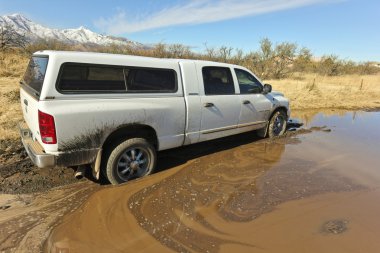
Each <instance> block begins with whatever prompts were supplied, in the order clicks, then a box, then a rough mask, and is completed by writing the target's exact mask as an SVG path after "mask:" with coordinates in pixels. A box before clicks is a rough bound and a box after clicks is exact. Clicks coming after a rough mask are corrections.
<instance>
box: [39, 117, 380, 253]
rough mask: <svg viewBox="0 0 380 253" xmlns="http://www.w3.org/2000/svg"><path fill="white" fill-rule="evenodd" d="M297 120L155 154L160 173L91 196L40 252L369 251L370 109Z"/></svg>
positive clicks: (379, 181)
mask: <svg viewBox="0 0 380 253" xmlns="http://www.w3.org/2000/svg"><path fill="white" fill-rule="evenodd" d="M299 117H300V118H303V117H302V114H299ZM303 120H304V121H305V123H306V125H305V127H306V128H307V130H301V131H296V132H289V133H288V135H287V136H286V137H284V138H276V139H273V140H258V139H257V138H255V137H253V136H252V135H249V134H244V135H239V136H234V137H230V138H227V139H223V140H218V141H213V142H209V143H202V144H198V145H193V146H190V147H185V148H181V149H177V150H175V151H173V150H171V151H167V152H162V153H161V154H160V160H161V161H163V162H161V164H159V167H160V169H161V170H162V172H160V173H157V174H154V175H152V176H149V177H147V178H144V179H140V180H135V181H133V182H129V183H128V184H126V185H122V186H119V187H105V188H103V189H101V190H99V191H97V192H96V193H94V194H93V195H91V197H90V198H89V199H88V200H87V201H86V203H85V204H83V205H82V206H81V207H80V208H79V209H78V210H77V211H75V212H73V213H71V214H69V215H67V216H65V217H64V219H63V221H62V223H61V224H60V225H59V226H57V227H56V228H55V229H54V230H53V231H52V232H51V234H50V236H49V238H48V240H47V241H46V243H45V245H44V247H45V248H44V249H45V251H47V252H129V251H133V252H170V251H177V252H232V251H235V252H360V251H363V250H364V252H378V249H379V248H380V243H379V242H378V239H377V238H378V237H379V236H380V222H378V220H379V219H378V217H377V215H378V213H379V212H380V202H379V201H378V199H379V197H380V191H379V190H378V189H379V186H380V172H379V170H378V165H379V164H380V157H379V156H378V154H379V151H380V150H379V147H378V140H380V134H379V132H378V129H377V128H378V126H379V124H380V113H376V112H375V113H374V112H371V113H365V112H361V113H342V114H341V115H334V114H332V115H330V116H327V115H325V114H320V113H319V114H316V115H315V116H314V117H313V118H312V119H311V118H309V119H308V120H305V119H304V118H303ZM167 168H170V169H167Z"/></svg>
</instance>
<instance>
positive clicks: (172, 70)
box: [19, 51, 290, 184]
mask: <svg viewBox="0 0 380 253" xmlns="http://www.w3.org/2000/svg"><path fill="white" fill-rule="evenodd" d="M20 96H21V106H22V111H23V115H24V120H25V122H22V123H20V125H19V128H20V133H21V136H22V141H23V144H24V146H25V149H26V151H27V153H28V155H29V157H30V158H31V159H32V161H33V162H34V163H35V164H36V165H37V166H39V167H54V166H67V167H69V166H73V167H77V166H80V168H86V167H87V168H88V169H92V171H93V173H94V174H95V175H97V176H99V172H102V174H103V175H105V176H106V177H107V179H108V180H109V181H110V182H111V183H113V184H118V183H122V182H126V181H128V180H130V179H132V178H136V177H141V176H145V175H148V174H150V173H152V171H153V170H154V168H155V164H156V160H157V158H156V152H157V151H160V150H165V149H171V148H175V147H179V146H182V145H188V144H192V143H197V142H201V141H207V140H211V139H216V138H220V137H224V136H228V135H233V134H238V133H242V132H246V131H252V130H258V133H259V134H260V135H262V136H266V135H269V136H276V135H281V134H283V133H284V132H285V129H286V122H287V119H288V117H289V113H290V111H289V102H288V100H287V99H286V98H284V96H283V95H282V94H281V93H278V92H271V86H270V85H262V83H261V82H260V80H259V79H258V78H257V77H256V76H255V75H254V74H253V73H251V72H250V71H249V70H247V69H245V68H243V67H241V66H237V65H230V64H224V63H216V62H207V61H195V60H180V59H157V58H148V57H138V56H126V55H111V54H100V53H83V52H61V51H39V52H36V53H35V54H33V56H32V58H31V60H30V63H29V66H28V68H27V70H26V73H25V75H24V77H23V80H22V81H21V88H20Z"/></svg>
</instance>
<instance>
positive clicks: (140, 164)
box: [116, 147, 150, 181]
mask: <svg viewBox="0 0 380 253" xmlns="http://www.w3.org/2000/svg"><path fill="white" fill-rule="evenodd" d="M148 154H149V153H148V151H147V150H146V149H144V148H140V147H139V148H129V149H126V150H125V151H124V152H123V153H122V154H121V155H120V157H119V159H118V161H117V164H116V172H117V175H118V176H119V177H120V178H121V179H123V180H124V181H128V180H130V179H132V178H136V177H141V176H144V175H145V174H146V173H147V172H148V167H149V162H150V160H149V155H148Z"/></svg>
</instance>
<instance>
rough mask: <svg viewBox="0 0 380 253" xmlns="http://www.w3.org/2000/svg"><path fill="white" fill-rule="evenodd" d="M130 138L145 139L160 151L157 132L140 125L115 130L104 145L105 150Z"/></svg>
mask: <svg viewBox="0 0 380 253" xmlns="http://www.w3.org/2000/svg"><path fill="white" fill-rule="evenodd" d="M128 138H144V139H146V140H147V141H148V142H150V143H151V144H152V145H153V146H154V148H155V149H158V139H157V134H156V131H155V130H154V129H153V128H152V127H150V126H147V125H140V124H133V125H128V126H123V127H120V128H118V129H117V130H115V131H114V132H113V133H111V134H110V135H109V136H108V137H107V139H106V140H105V142H104V143H103V149H107V148H109V147H112V146H115V145H118V144H120V143H121V142H122V141H124V140H126V139H128Z"/></svg>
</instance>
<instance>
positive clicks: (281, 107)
mask: <svg viewBox="0 0 380 253" xmlns="http://www.w3.org/2000/svg"><path fill="white" fill-rule="evenodd" d="M278 111H283V112H284V113H285V115H286V117H287V118H288V117H289V115H288V109H287V108H286V107H284V106H280V107H277V108H276V109H275V110H274V111H273V112H272V113H271V115H270V117H269V119H268V120H270V119H271V118H272V116H273V114H275V113H276V112H278Z"/></svg>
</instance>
